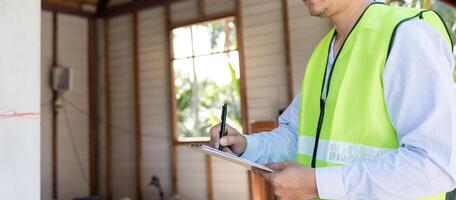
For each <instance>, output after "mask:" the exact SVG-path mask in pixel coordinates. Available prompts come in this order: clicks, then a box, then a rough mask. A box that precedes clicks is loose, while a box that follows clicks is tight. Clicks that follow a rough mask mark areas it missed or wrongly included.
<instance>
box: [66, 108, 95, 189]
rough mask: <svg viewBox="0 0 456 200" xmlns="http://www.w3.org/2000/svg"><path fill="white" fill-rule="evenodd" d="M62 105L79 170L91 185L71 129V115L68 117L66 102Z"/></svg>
mask: <svg viewBox="0 0 456 200" xmlns="http://www.w3.org/2000/svg"><path fill="white" fill-rule="evenodd" d="M62 107H63V114H64V117H65V125H66V127H67V129H68V135H69V136H70V140H71V146H72V149H73V152H74V155H75V157H76V159H77V161H78V166H79V170H80V171H81V174H82V177H83V178H84V182H85V183H86V184H87V185H89V178H88V175H87V173H86V172H85V171H84V167H83V164H82V159H81V156H80V155H79V153H78V149H77V147H76V142H75V140H74V137H73V131H72V129H71V124H70V120H69V117H68V113H67V110H66V108H65V104H63V106H62Z"/></svg>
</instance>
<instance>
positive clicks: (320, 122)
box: [311, 93, 327, 168]
mask: <svg viewBox="0 0 456 200" xmlns="http://www.w3.org/2000/svg"><path fill="white" fill-rule="evenodd" d="M326 94H327V93H326ZM325 105H326V100H325V99H320V117H319V118H318V126H317V133H316V135H315V144H314V149H313V154H312V163H311V167H312V168H315V165H316V163H317V159H316V158H317V150H318V141H319V140H320V133H321V126H322V125H323V118H324V117H325Z"/></svg>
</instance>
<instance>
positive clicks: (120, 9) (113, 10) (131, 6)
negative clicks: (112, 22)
mask: <svg viewBox="0 0 456 200" xmlns="http://www.w3.org/2000/svg"><path fill="white" fill-rule="evenodd" d="M174 1H181V0H142V1H132V2H128V3H123V4H119V5H115V6H110V7H108V8H107V9H106V10H104V11H101V12H99V13H97V16H98V17H115V16H119V15H124V14H129V13H133V11H140V10H144V9H147V8H151V7H155V6H158V5H164V4H165V3H170V2H174Z"/></svg>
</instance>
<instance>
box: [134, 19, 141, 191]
mask: <svg viewBox="0 0 456 200" xmlns="http://www.w3.org/2000/svg"><path fill="white" fill-rule="evenodd" d="M132 20H133V27H132V29H133V84H134V90H133V91H134V98H135V166H136V168H135V172H136V199H138V200H142V195H143V188H142V173H141V172H142V171H141V170H142V169H141V166H142V133H141V94H140V80H139V53H138V52H139V49H138V48H139V41H138V37H139V33H138V11H134V12H133V17H132Z"/></svg>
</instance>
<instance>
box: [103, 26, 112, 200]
mask: <svg viewBox="0 0 456 200" xmlns="http://www.w3.org/2000/svg"><path fill="white" fill-rule="evenodd" d="M103 27H104V31H103V39H104V42H103V51H104V64H105V70H104V82H105V85H106V94H105V95H106V96H105V115H106V116H105V117H106V123H105V132H106V133H105V140H106V141H105V142H106V145H105V157H106V158H105V159H106V165H105V187H106V188H105V190H106V199H108V200H112V197H113V195H112V129H111V127H112V126H111V125H112V119H111V76H110V74H111V70H110V69H111V65H110V62H109V48H110V46H109V39H110V37H109V20H108V19H103Z"/></svg>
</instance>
